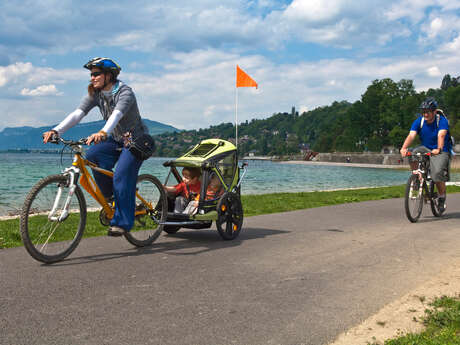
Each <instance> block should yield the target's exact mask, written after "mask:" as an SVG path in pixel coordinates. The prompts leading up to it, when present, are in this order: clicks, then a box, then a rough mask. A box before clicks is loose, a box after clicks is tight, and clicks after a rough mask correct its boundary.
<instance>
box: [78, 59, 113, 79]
mask: <svg viewBox="0 0 460 345" xmlns="http://www.w3.org/2000/svg"><path fill="white" fill-rule="evenodd" d="M83 67H84V68H87V69H89V70H91V68H94V67H98V68H100V69H101V70H102V71H106V72H110V73H112V75H113V76H114V79H116V78H117V76H118V74H119V73H120V71H121V67H120V66H119V65H118V64H117V63H116V62H115V61H113V60H112V59H109V58H101V57H95V58H93V59H91V60H89V61H88V62H87V63H85V64H84V65H83Z"/></svg>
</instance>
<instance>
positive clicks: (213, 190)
mask: <svg viewBox="0 0 460 345" xmlns="http://www.w3.org/2000/svg"><path fill="white" fill-rule="evenodd" d="M223 192H224V190H223V188H222V183H221V182H220V179H219V177H218V176H217V175H216V174H215V173H213V174H212V176H211V180H210V181H209V185H208V188H207V189H206V200H213V199H217V198H218V197H219V196H221V195H222V194H223Z"/></svg>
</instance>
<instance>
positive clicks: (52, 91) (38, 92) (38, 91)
mask: <svg viewBox="0 0 460 345" xmlns="http://www.w3.org/2000/svg"><path fill="white" fill-rule="evenodd" d="M21 95H23V96H31V97H37V96H50V95H57V96H59V95H62V92H59V91H58V89H57V88H56V85H53V84H50V85H40V86H38V87H36V88H35V89H33V90H31V89H28V88H24V89H22V90H21Z"/></svg>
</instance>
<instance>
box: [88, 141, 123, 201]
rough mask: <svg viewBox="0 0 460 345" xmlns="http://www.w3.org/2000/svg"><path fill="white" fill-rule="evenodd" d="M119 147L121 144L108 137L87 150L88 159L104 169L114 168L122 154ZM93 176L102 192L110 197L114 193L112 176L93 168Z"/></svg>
mask: <svg viewBox="0 0 460 345" xmlns="http://www.w3.org/2000/svg"><path fill="white" fill-rule="evenodd" d="M119 147H120V144H118V143H117V142H116V141H115V140H113V139H112V138H108V139H107V140H106V141H103V142H100V143H99V144H95V145H92V146H91V147H90V148H89V149H88V151H87V152H86V159H88V160H89V161H90V162H93V163H95V164H97V165H98V166H99V167H100V168H102V169H107V170H112V169H113V167H114V166H115V163H116V162H117V159H118V157H119V156H120V151H119V150H118V148H119ZM93 176H94V179H95V180H96V183H97V185H98V186H99V188H100V189H101V192H102V194H104V196H105V197H106V198H110V197H111V196H112V193H113V180H112V178H111V177H109V176H106V175H104V174H101V173H100V172H97V171H95V170H93Z"/></svg>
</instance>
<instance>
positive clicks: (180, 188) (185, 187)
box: [164, 167, 201, 213]
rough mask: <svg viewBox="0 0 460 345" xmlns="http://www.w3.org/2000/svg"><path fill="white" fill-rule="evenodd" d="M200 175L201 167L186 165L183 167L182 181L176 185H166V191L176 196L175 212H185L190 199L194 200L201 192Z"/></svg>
mask: <svg viewBox="0 0 460 345" xmlns="http://www.w3.org/2000/svg"><path fill="white" fill-rule="evenodd" d="M200 176H201V170H200V168H189V167H185V168H183V169H182V182H181V183H179V184H177V185H175V186H164V188H165V190H166V192H167V193H169V194H173V195H174V197H175V200H174V213H183V212H184V211H185V209H186V207H187V205H188V204H189V203H190V201H194V200H195V199H196V198H197V196H198V195H199V194H200V189H201V181H200ZM195 208H196V207H195Z"/></svg>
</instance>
